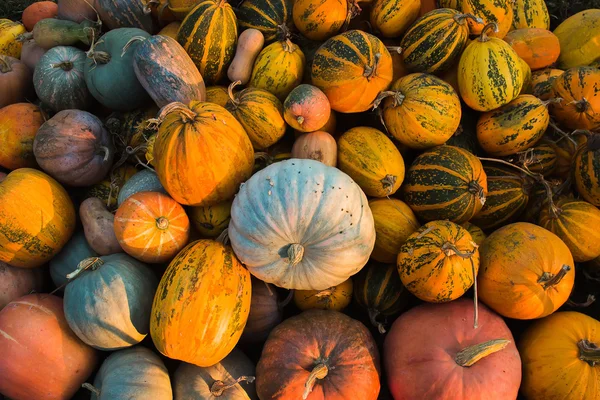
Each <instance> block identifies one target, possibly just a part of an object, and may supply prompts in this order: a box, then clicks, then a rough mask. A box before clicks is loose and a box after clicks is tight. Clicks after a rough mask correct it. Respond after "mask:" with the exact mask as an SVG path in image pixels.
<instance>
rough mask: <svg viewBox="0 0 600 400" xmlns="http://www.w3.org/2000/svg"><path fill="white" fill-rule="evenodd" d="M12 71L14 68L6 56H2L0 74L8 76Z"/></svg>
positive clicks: (0, 58) (0, 57)
mask: <svg viewBox="0 0 600 400" xmlns="http://www.w3.org/2000/svg"><path fill="white" fill-rule="evenodd" d="M11 71H12V67H11V66H10V64H9V63H8V60H7V59H6V58H5V57H4V56H0V72H2V73H3V74H6V73H8V72H11Z"/></svg>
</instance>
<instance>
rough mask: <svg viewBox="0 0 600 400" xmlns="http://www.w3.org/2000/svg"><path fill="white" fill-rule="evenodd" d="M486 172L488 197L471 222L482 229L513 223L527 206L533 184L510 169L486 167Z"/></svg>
mask: <svg viewBox="0 0 600 400" xmlns="http://www.w3.org/2000/svg"><path fill="white" fill-rule="evenodd" d="M484 171H485V173H486V175H487V183H488V193H487V197H486V200H485V204H484V205H483V208H482V209H481V211H480V212H479V213H477V215H475V217H473V218H472V219H471V222H472V223H474V224H475V225H477V226H478V227H480V228H481V229H491V228H495V227H498V226H501V225H506V224H507V223H510V222H513V221H514V219H515V218H517V217H518V216H519V215H520V214H521V213H522V212H523V210H525V207H526V206H527V201H528V200H529V193H530V191H531V182H530V181H529V180H528V179H527V178H524V177H522V176H521V175H520V174H519V172H518V171H516V170H514V169H510V167H506V168H505V167H497V166H488V165H486V166H485V167H484ZM515 171H516V172H515Z"/></svg>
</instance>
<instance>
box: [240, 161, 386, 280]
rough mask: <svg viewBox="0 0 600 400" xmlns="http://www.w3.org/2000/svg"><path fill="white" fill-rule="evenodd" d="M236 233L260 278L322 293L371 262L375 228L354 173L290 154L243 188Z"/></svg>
mask: <svg viewBox="0 0 600 400" xmlns="http://www.w3.org/2000/svg"><path fill="white" fill-rule="evenodd" d="M229 238H230V240H231V245H232V247H233V250H234V252H235V254H236V255H237V256H238V258H239V259H240V261H241V262H242V263H244V264H245V265H246V267H247V268H248V270H249V271H250V273H251V274H253V275H254V276H256V277H257V278H259V279H261V280H263V281H265V282H268V283H273V284H274V285H277V286H280V287H283V288H286V289H300V290H323V289H327V288H328V287H331V286H336V285H338V284H340V283H342V282H343V281H345V280H346V279H348V277H350V276H351V275H354V274H355V273H357V272H358V271H360V269H361V268H362V267H363V266H364V265H365V264H366V263H367V261H368V259H369V256H370V255H371V252H372V251H373V246H374V244H375V227H374V222H373V215H372V214H371V209H370V208H369V204H368V202H367V198H366V196H365V194H364V193H363V191H362V190H361V189H360V187H359V186H358V185H357V184H356V183H355V182H354V181H353V180H352V179H351V178H350V177H349V176H348V175H346V174H345V173H343V172H341V171H340V170H338V169H336V168H333V167H329V166H327V165H325V164H322V163H320V162H318V161H314V160H300V159H291V160H287V161H282V162H279V163H275V164H272V165H270V166H268V167H267V168H265V169H263V170H262V171H259V172H257V173H256V174H255V175H254V176H252V178H250V179H249V180H248V181H247V182H246V183H245V184H243V185H242V187H241V188H240V192H239V193H238V195H237V196H236V198H235V200H234V202H233V206H232V208H231V222H230V223H229Z"/></svg>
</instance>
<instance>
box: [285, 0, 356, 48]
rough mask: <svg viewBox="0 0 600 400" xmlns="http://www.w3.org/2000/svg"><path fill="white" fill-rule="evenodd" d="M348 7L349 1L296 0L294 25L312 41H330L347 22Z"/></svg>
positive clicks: (293, 11)
mask: <svg viewBox="0 0 600 400" xmlns="http://www.w3.org/2000/svg"><path fill="white" fill-rule="evenodd" d="M348 5H349V3H348V0H295V1H294V8H293V10H292V18H293V19H294V25H296V28H298V30H299V31H300V33H302V34H303V35H304V36H306V37H307V38H308V39H310V40H315V41H323V40H326V39H329V38H330V37H332V36H333V35H335V34H336V33H337V32H338V31H339V30H340V29H341V28H342V26H343V25H344V22H346V18H347V16H348Z"/></svg>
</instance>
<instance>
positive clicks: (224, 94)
mask: <svg viewBox="0 0 600 400" xmlns="http://www.w3.org/2000/svg"><path fill="white" fill-rule="evenodd" d="M206 101H207V102H208V103H215V104H218V105H220V106H221V107H225V105H227V102H228V101H229V91H228V90H227V88H226V87H225V86H209V87H207V88H206Z"/></svg>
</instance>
